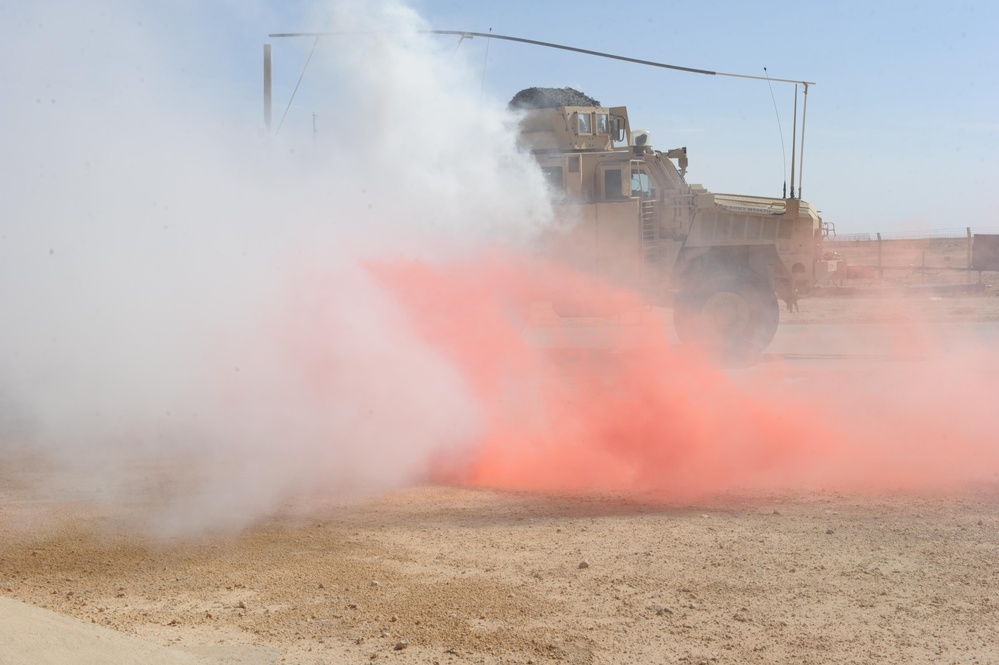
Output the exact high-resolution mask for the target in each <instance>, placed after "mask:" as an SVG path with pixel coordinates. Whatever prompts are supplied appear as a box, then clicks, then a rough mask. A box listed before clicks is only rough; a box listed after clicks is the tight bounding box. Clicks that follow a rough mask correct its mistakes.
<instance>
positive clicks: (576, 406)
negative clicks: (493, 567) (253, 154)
mask: <svg viewBox="0 0 999 665" xmlns="http://www.w3.org/2000/svg"><path fill="white" fill-rule="evenodd" d="M368 268H369V270H370V271H371V272H372V273H373V274H374V275H375V276H376V278H377V280H378V281H379V282H380V283H381V284H382V285H383V286H384V287H385V288H387V289H388V290H389V291H390V292H391V293H392V294H393V295H394V296H395V297H396V298H397V299H398V301H399V302H401V303H402V304H403V305H404V307H405V309H406V311H407V312H408V315H409V317H410V321H411V324H412V325H413V327H414V328H415V331H416V333H417V334H418V335H419V336H420V337H422V338H423V339H424V340H425V341H426V342H428V343H429V344H431V345H432V346H433V347H435V348H436V349H437V350H438V351H439V352H440V353H442V354H443V355H444V356H445V357H446V358H448V359H449V360H450V361H451V362H452V363H454V365H455V366H456V367H457V368H458V369H459V370H460V372H461V374H462V376H463V377H464V378H465V380H466V382H467V384H468V388H469V390H470V391H472V393H473V395H474V399H475V400H477V401H478V403H479V404H480V405H481V407H482V410H483V413H485V414H486V419H487V424H486V427H485V430H484V432H483V433H482V435H481V437H480V438H479V440H478V441H477V442H476V445H475V446H474V447H473V453H472V456H471V458H470V459H465V460H462V461H461V462H460V465H459V466H458V467H457V469H456V468H455V467H454V465H453V464H452V465H451V466H450V467H448V465H447V464H443V465H442V467H443V468H448V473H449V474H450V477H451V478H452V479H457V480H458V481H459V482H464V483H468V484H471V485H479V486H487V487H496V488H506V489H530V490H541V491H624V492H634V493H641V494H643V495H645V496H649V495H653V496H657V497H659V498H660V499H661V500H664V501H669V502H674V501H682V500H689V499H692V498H697V497H703V496H707V495H711V494H715V493H718V492H722V491H727V490H737V489H750V490H752V489H788V488H802V487H814V486H822V487H839V488H852V489H860V490H871V491H879V490H890V489H909V490H912V489H929V488H933V489H940V488H946V487H949V486H953V485H954V484H956V483H962V482H966V481H969V480H973V479H978V478H982V477H987V476H988V475H991V474H992V472H994V471H996V470H999V454H997V452H996V446H994V445H993V444H992V441H993V434H992V432H993V431H994V425H995V424H996V423H995V417H994V416H992V415H991V412H990V411H989V410H988V408H987V400H986V398H985V396H986V395H987V394H988V390H987V386H988V383H987V381H986V379H985V376H984V375H981V376H973V375H969V373H968V371H967V370H968V369H969V368H968V366H967V365H965V364H964V363H963V362H962V360H961V359H960V358H957V359H955V358H948V359H946V362H942V361H941V362H937V361H935V360H932V359H925V360H924V361H922V362H919V363H911V362H910V363H894V364H892V363H880V364H878V363H874V364H873V365H871V364H870V363H869V364H868V365H864V366H863V367H862V368H861V370H860V371H859V372H858V371H857V370H855V369H854V370H842V369H840V368H838V367H834V368H833V369H832V370H826V369H814V370H801V369H796V368H792V367H790V366H788V365H787V364H785V363H783V362H780V361H773V362H768V363H762V364H760V365H758V366H756V367H753V368H747V369H741V370H732V369H725V368H722V367H719V366H718V365H717V364H715V363H714V362H712V361H711V360H710V358H709V357H708V356H707V355H705V354H702V353H700V352H699V351H698V350H697V349H691V348H688V347H679V346H676V345H674V344H673V343H672V342H671V340H670V336H669V335H668V333H667V331H666V330H665V329H664V327H663V324H662V322H657V321H656V320H655V319H654V318H650V319H648V320H646V321H645V322H644V324H641V325H632V326H621V327H617V328H615V327H611V328H608V329H607V330H606V333H607V335H610V336H611V337H614V336H617V337H620V336H621V335H623V334H625V333H626V335H627V338H628V341H629V343H628V345H627V346H626V348H623V349H618V350H613V351H607V350H594V349H576V350H573V349H572V348H571V346H572V341H571V336H569V335H568V333H571V332H572V331H571V330H566V329H565V328H558V327H548V328H546V327H545V325H544V324H542V325H540V326H539V325H538V322H537V321H532V320H531V318H532V317H531V306H532V303H537V302H541V301H556V302H562V303H565V302H567V301H571V302H574V303H575V304H576V305H579V304H585V305H588V306H590V308H591V309H597V310H604V311H627V310H629V309H630V310H637V309H640V308H641V303H640V302H639V301H638V300H637V299H635V298H634V297H632V296H631V295H630V294H627V293H624V292H621V291H617V290H614V289H612V288H610V287H608V286H606V285H605V284H602V283H600V282H597V281H595V280H593V279H591V278H589V277H587V276H586V275H582V274H580V273H577V272H574V271H572V270H570V269H568V268H565V267H562V266H558V265H554V264H548V263H544V262H541V261H539V260H533V259H524V258H519V257H511V256H509V255H505V254H502V253H493V254H489V255H486V256H479V257H475V258H473V259H467V260H462V261H455V262H452V263H448V264H429V263H423V262H415V261H414V262H399V263H376V264H370V265H369V266H368ZM534 318H537V317H534ZM539 331H540V332H542V333H547V334H548V335H549V336H550V337H551V336H555V337H557V336H558V335H563V336H566V337H567V338H568V339H569V341H568V346H569V348H562V349H557V350H551V349H548V350H546V349H544V348H541V347H540V346H538V345H536V344H533V343H532V341H531V339H532V337H531V336H532V333H538V332H539ZM899 338H900V340H901V339H911V340H913V341H912V342H911V343H910V344H909V347H908V348H907V349H906V352H907V353H909V354H910V355H911V354H912V353H917V352H918V353H924V352H925V351H926V350H927V348H928V347H927V344H929V340H928V339H927V338H926V336H925V335H917V336H915V337H913V336H911V335H903V334H899ZM900 343H901V341H900ZM982 360H983V359H982V358H977V359H976V361H975V363H976V364H975V366H976V367H977V369H978V372H979V373H981V371H982V368H983V367H984V366H987V365H988V364H989V363H992V365H993V367H994V364H995V363H994V360H993V358H991V357H986V358H985V359H984V360H986V361H987V362H985V363H984V365H983V363H982ZM972 374H973V373H972ZM954 382H960V385H961V386H962V388H961V390H959V391H955V390H954V388H956V387H957V386H958V384H957V383H954ZM982 389H984V392H982ZM976 390H979V393H978V394H977V396H976V394H975V392H974V391H976ZM969 395H971V396H970V397H969ZM976 399H977V400H978V402H979V404H974V403H971V402H974V400H976ZM960 413H963V414H964V416H963V417H958V414H960ZM969 413H970V414H971V415H970V416H969Z"/></svg>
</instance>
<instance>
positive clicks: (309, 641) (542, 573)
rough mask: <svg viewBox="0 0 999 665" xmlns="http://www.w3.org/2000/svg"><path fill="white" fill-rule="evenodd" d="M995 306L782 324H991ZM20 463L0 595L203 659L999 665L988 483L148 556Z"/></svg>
mask: <svg viewBox="0 0 999 665" xmlns="http://www.w3.org/2000/svg"><path fill="white" fill-rule="evenodd" d="M994 293H995V292H994V291H993V290H992V289H987V290H986V291H985V292H983V293H980V294H975V295H970V296H963V297H959V298H945V299H932V298H925V299H916V300H913V299H911V298H910V299H905V300H901V299H899V300H897V301H890V300H884V299H835V298H823V299H806V300H802V302H801V309H802V312H801V313H796V314H789V313H787V312H784V313H782V317H783V318H784V319H785V321H784V322H785V323H787V324H791V325H796V324H800V325H807V324H808V323H809V322H811V323H816V322H818V323H821V322H858V321H876V320H878V319H879V317H882V316H885V312H886V311H889V312H891V311H895V312H897V313H902V312H907V313H909V314H911V312H912V311H913V305H914V304H915V305H916V308H917V310H918V311H921V312H924V313H925V312H929V313H930V318H938V319H939V320H945V321H946V320H974V321H996V320H999V297H996V295H994ZM892 302H895V304H894V305H892V304H891V303H892ZM893 307H894V309H892V308H893ZM0 452H2V451H0ZM33 463H34V462H33V461H31V460H30V459H29V458H24V457H16V456H14V455H13V454H12V453H10V452H9V451H8V452H7V453H5V459H4V460H3V465H2V466H0V594H2V595H3V596H6V597H8V598H11V599H16V600H20V601H24V602H27V603H30V604H32V605H36V606H38V607H43V608H49V609H51V610H54V611H56V612H58V613H61V614H64V615H69V616H72V617H77V618H79V619H82V620H84V621H87V622H92V623H94V624H97V625H100V626H105V627H109V628H112V629H114V630H117V631H121V632H123V633H126V634H130V635H135V636H140V637H143V638H146V639H148V640H151V641H153V642H156V643H158V644H161V645H167V646H171V647H175V648H180V649H183V650H185V651H188V652H190V653H193V654H197V655H199V656H201V657H203V658H204V659H205V662H209V663H368V662H392V663H440V664H446V663H490V664H491V663H535V664H541V663H556V662H565V663H691V664H693V663H708V664H714V663H775V662H798V663H816V664H818V663H823V664H831V663H870V662H883V663H929V662H933V663H936V662H940V663H996V662H999V480H997V481H996V482H995V483H991V484H989V483H985V484H981V485H978V486H975V487H967V488H965V489H964V490H962V491H961V492H959V493H952V494H946V495H937V496H926V495H919V496H916V495H906V494H893V495H889V496H884V495H882V496H867V495H851V494H846V493H837V492H831V491H825V492H824V491H818V492H791V491H788V492H783V493H779V494H772V495H760V494H759V493H756V494H745V495H738V494H732V495H728V496H723V497H717V498H715V499H713V500H712V501H710V502H705V503H703V504H699V505H690V506H681V507H662V506H657V505H655V504H654V503H652V502H645V501H643V500H642V497H640V496H639V497H627V498H625V497H621V496H609V495H598V496H541V495H534V494H525V493H505V492H494V491H484V490H474V489H466V488H460V487H448V486H422V487H415V488H410V489H407V490H404V491H398V492H395V493H391V494H388V495H384V496H380V497H378V498H376V499H373V500H368V501H364V502H360V503H338V502H333V501H321V502H317V503H316V504H313V505H310V506H307V507H303V506H298V505H296V506H289V507H288V509H287V511H286V512H285V513H284V514H281V515H274V516H272V517H270V518H268V519H266V520H263V521H260V522H258V523H256V524H255V525H254V526H252V527H250V528H248V529H246V530H243V531H241V532H239V533H232V534H223V535H217V536H213V537H210V538H202V539H196V540H178V539H173V540H162V539H160V540H157V539H152V538H148V537H145V536H141V535H137V534H135V533H134V532H131V531H129V530H127V529H122V528H120V525H121V524H122V523H124V521H126V520H127V517H128V512H129V511H130V510H132V509H133V508H135V507H134V506H131V507H130V506H119V507H118V508H116V510H115V511H112V512H109V511H108V510H107V509H101V510H98V509H96V508H95V507H93V506H88V505H83V504H78V503H67V502H65V501H60V500H58V499H57V498H51V497H49V498H46V497H39V496H37V495H35V494H33V493H32V492H31V491H30V484H29V483H28V482H27V481H26V480H25V479H26V478H27V477H28V475H27V474H30V473H31V472H32V471H33V470H34V469H33V467H32V464H33ZM40 509H41V510H40ZM42 515H43V516H44V517H40V516H42ZM2 660H3V659H2V658H0V661H2Z"/></svg>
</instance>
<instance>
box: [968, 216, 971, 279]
mask: <svg viewBox="0 0 999 665" xmlns="http://www.w3.org/2000/svg"><path fill="white" fill-rule="evenodd" d="M967 228H968V283H969V284H970V283H971V227H970V226H969V227H967Z"/></svg>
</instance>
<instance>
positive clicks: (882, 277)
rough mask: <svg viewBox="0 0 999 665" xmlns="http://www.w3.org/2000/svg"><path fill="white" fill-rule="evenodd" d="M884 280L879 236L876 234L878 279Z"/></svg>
mask: <svg viewBox="0 0 999 665" xmlns="http://www.w3.org/2000/svg"><path fill="white" fill-rule="evenodd" d="M884 278H885V271H884V270H883V269H882V268H881V234H880V233H878V279H884Z"/></svg>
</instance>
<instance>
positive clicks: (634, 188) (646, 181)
mask: <svg viewBox="0 0 999 665" xmlns="http://www.w3.org/2000/svg"><path fill="white" fill-rule="evenodd" d="M631 195H632V196H641V197H642V198H647V199H651V198H655V197H656V188H655V187H654V186H653V185H652V180H651V179H650V178H649V174H648V173H645V172H644V171H632V172H631Z"/></svg>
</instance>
